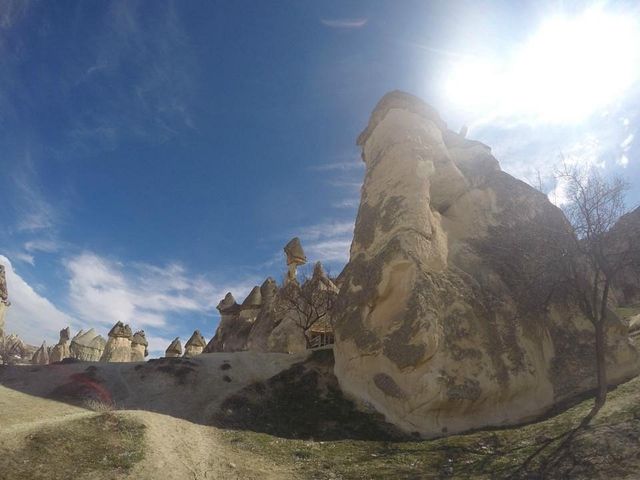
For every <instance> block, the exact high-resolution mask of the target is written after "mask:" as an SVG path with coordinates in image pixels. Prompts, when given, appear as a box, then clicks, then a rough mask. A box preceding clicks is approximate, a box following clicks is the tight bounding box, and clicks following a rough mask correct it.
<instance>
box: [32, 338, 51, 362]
mask: <svg viewBox="0 0 640 480" xmlns="http://www.w3.org/2000/svg"><path fill="white" fill-rule="evenodd" d="M31 363H33V364H34V365H47V364H48V363H49V348H47V342H42V345H41V346H40V348H38V349H37V350H36V351H35V353H34V354H33V357H31Z"/></svg>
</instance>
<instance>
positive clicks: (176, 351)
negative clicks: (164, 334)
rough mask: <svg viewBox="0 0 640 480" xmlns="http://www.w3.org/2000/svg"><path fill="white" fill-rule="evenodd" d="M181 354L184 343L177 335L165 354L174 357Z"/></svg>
mask: <svg viewBox="0 0 640 480" xmlns="http://www.w3.org/2000/svg"><path fill="white" fill-rule="evenodd" d="M180 355H182V343H180V338H179V337H176V338H174V339H173V342H171V343H170V344H169V346H168V347H167V350H166V351H165V352H164V356H165V357H169V358H173V357H179V356H180Z"/></svg>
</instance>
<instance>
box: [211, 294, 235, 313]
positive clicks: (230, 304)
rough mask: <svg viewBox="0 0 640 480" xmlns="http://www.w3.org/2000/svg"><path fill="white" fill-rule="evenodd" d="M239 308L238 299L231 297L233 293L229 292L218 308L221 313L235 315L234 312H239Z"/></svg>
mask: <svg viewBox="0 0 640 480" xmlns="http://www.w3.org/2000/svg"><path fill="white" fill-rule="evenodd" d="M239 307H240V306H239V305H238V304H237V303H236V299H235V298H233V295H231V292H227V294H226V295H225V296H224V298H223V299H222V300H220V303H218V306H217V307H216V308H217V309H218V311H219V312H220V313H233V312H234V311H237V310H238V308H239Z"/></svg>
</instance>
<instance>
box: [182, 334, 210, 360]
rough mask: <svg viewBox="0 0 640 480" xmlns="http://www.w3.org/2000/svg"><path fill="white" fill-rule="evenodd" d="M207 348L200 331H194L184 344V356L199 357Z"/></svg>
mask: <svg viewBox="0 0 640 480" xmlns="http://www.w3.org/2000/svg"><path fill="white" fill-rule="evenodd" d="M206 346H207V341H206V340H205V339H204V337H203V336H202V334H201V333H200V330H196V331H194V332H193V335H191V338H189V340H187V343H185V344H184V356H185V357H195V356H197V355H200V354H201V353H202V351H203V350H204V348H205V347H206Z"/></svg>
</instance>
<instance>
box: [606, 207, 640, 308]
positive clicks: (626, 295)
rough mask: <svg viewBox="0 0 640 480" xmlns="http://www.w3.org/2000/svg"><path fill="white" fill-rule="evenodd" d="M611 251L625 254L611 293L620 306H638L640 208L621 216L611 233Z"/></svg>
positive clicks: (639, 295) (639, 296)
mask: <svg viewBox="0 0 640 480" xmlns="http://www.w3.org/2000/svg"><path fill="white" fill-rule="evenodd" d="M611 237H612V240H611V242H610V244H611V247H610V248H611V249H612V250H613V251H614V252H616V251H619V252H625V253H626V255H625V257H626V258H624V259H621V263H622V264H623V265H624V266H623V268H622V269H621V271H620V272H618V273H617V275H616V277H615V278H614V285H613V292H614V295H615V297H616V300H617V302H618V303H619V304H620V305H638V304H640V207H638V208H636V209H635V210H634V211H632V212H630V213H627V214H626V215H623V216H622V217H621V218H620V220H618V222H617V223H616V224H615V226H614V227H613V229H612V231H611Z"/></svg>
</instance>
